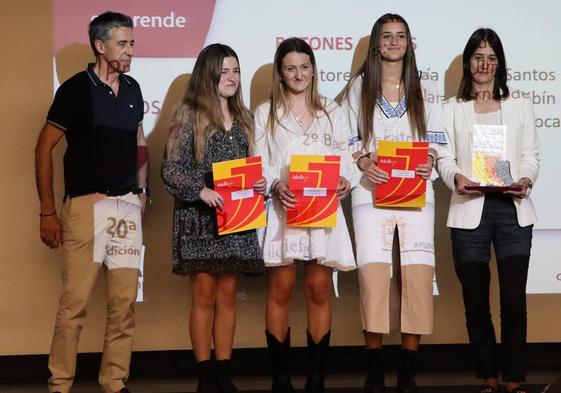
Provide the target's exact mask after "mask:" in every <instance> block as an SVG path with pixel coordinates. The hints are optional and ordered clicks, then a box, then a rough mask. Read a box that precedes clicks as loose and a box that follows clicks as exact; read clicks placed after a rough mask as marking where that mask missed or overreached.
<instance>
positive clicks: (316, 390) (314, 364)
mask: <svg viewBox="0 0 561 393" xmlns="http://www.w3.org/2000/svg"><path fill="white" fill-rule="evenodd" d="M306 334H307V337H308V375H307V377H306V385H305V386H304V391H305V392H306V393H323V392H324V391H325V364H326V363H327V354H328V352H329V339H330V337H331V331H328V332H327V333H325V335H324V336H323V337H322V338H321V340H319V342H318V343H317V344H316V343H315V342H314V340H313V339H312V336H310V332H306Z"/></svg>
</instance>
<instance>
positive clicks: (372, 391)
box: [363, 348, 386, 393]
mask: <svg viewBox="0 0 561 393" xmlns="http://www.w3.org/2000/svg"><path fill="white" fill-rule="evenodd" d="M366 354H367V356H368V363H367V369H366V373H367V374H366V381H364V390H363V392H364V393H384V392H385V391H386V385H385V383H384V357H383V354H382V348H372V349H367V350H366Z"/></svg>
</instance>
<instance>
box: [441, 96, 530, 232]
mask: <svg viewBox="0 0 561 393" xmlns="http://www.w3.org/2000/svg"><path fill="white" fill-rule="evenodd" d="M473 105H474V102H473V101H462V100H458V99H457V98H456V97H454V98H451V99H450V100H448V102H446V103H445V104H444V107H443V112H444V128H445V130H446V134H447V136H448V149H446V152H445V153H444V154H442V155H441V156H440V157H438V160H437V170H438V172H439V174H440V176H441V177H442V180H444V182H445V183H446V185H447V186H448V188H450V189H451V190H452V198H451V200H450V210H449V211H448V221H447V224H446V225H447V226H448V227H451V228H463V229H473V228H476V227H477V226H478V225H479V223H480V221H481V213H482V211H483V202H484V200H485V197H484V196H483V195H478V196H470V195H459V194H458V193H457V192H455V185H454V176H455V175H456V174H457V173H460V174H462V175H464V176H466V177H467V178H469V179H471V178H472V176H471V157H472V146H473V144H472V136H473V125H474V124H476V120H475V110H474V107H473ZM501 111H502V114H501V117H502V123H503V124H504V125H506V126H507V141H506V159H507V160H508V161H510V170H511V174H512V177H513V179H514V180H515V181H517V180H518V179H521V178H523V177H527V178H528V179H530V180H531V181H532V183H535V181H536V178H537V176H538V170H539V146H538V138H537V134H536V127H535V122H534V110H533V108H532V103H531V102H530V100H528V99H525V98H508V99H506V100H505V101H502V102H501ZM513 199H514V205H515V206H516V213H517V217H518V224H519V225H520V226H527V225H530V224H533V223H535V222H536V220H537V216H536V211H535V209H534V205H533V204H532V200H531V199H530V198H529V197H525V198H513Z"/></svg>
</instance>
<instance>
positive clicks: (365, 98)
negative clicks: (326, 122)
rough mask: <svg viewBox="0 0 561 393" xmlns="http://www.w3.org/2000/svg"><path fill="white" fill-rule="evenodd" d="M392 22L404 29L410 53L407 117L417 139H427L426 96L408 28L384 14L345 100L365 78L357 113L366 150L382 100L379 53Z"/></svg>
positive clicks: (407, 55)
mask: <svg viewBox="0 0 561 393" xmlns="http://www.w3.org/2000/svg"><path fill="white" fill-rule="evenodd" d="M390 22H398V23H402V24H403V26H404V27H405V34H406V37H407V49H406V51H405V55H404V57H403V71H402V75H401V79H402V82H403V85H404V87H405V99H406V102H407V114H408V117H409V123H410V125H411V130H412V131H413V132H416V133H417V135H419V136H420V137H421V140H423V139H424V137H425V133H426V122H425V105H424V101H423V92H422V90H421V81H420V77H419V71H418V69H417V61H416V60H415V51H414V47H413V40H412V37H411V31H410V30H409V25H408V24H407V21H406V20H405V19H404V18H403V17H402V16H401V15H398V14H384V15H382V16H381V17H380V18H379V19H378V20H377V21H376V23H374V26H373V27H372V33H371V34H370V44H369V48H368V54H367V56H366V60H365V61H364V63H363V64H362V66H361V67H360V69H359V70H358V71H357V73H356V74H355V75H354V76H353V77H352V78H351V80H350V81H349V83H348V84H347V87H346V91H345V95H346V96H347V98H346V99H348V98H349V97H348V90H349V88H350V86H351V85H352V83H353V82H354V81H355V80H356V79H357V78H359V77H362V82H361V93H360V108H359V111H358V113H359V119H358V129H359V134H360V136H361V139H362V141H363V143H364V146H368V144H369V143H370V141H371V140H372V139H374V129H373V119H374V110H375V108H376V103H377V102H378V98H380V97H381V96H382V55H381V51H380V37H381V35H382V27H383V26H384V24H386V23H390Z"/></svg>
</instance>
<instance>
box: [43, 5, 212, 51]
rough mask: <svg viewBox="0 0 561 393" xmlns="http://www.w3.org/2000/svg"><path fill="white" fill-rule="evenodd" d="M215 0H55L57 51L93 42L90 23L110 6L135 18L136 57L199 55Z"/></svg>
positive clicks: (54, 45) (54, 47) (55, 49)
mask: <svg viewBox="0 0 561 393" xmlns="http://www.w3.org/2000/svg"><path fill="white" fill-rule="evenodd" d="M214 5H215V0H205V1H185V0H159V1H153V0H121V1H119V2H115V1H114V0H97V1H92V2H86V1H76V0H53V32H54V33H53V34H54V37H53V51H54V53H53V54H54V55H56V54H57V53H58V52H59V51H60V50H61V49H63V48H65V47H66V46H68V45H71V44H74V43H84V44H88V45H89V38H88V24H89V23H90V21H91V19H92V18H93V17H94V16H96V15H99V14H102V13H103V12H105V11H107V10H111V11H115V12H121V13H124V14H126V15H129V16H130V17H131V18H133V21H134V24H135V29H134V38H135V56H136V57H164V58H165V57H168V58H195V57H197V55H198V54H199V52H200V51H201V49H202V48H203V45H204V44H205V40H206V36H207V33H208V29H209V27H210V23H211V20H212V15H213V13H214Z"/></svg>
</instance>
